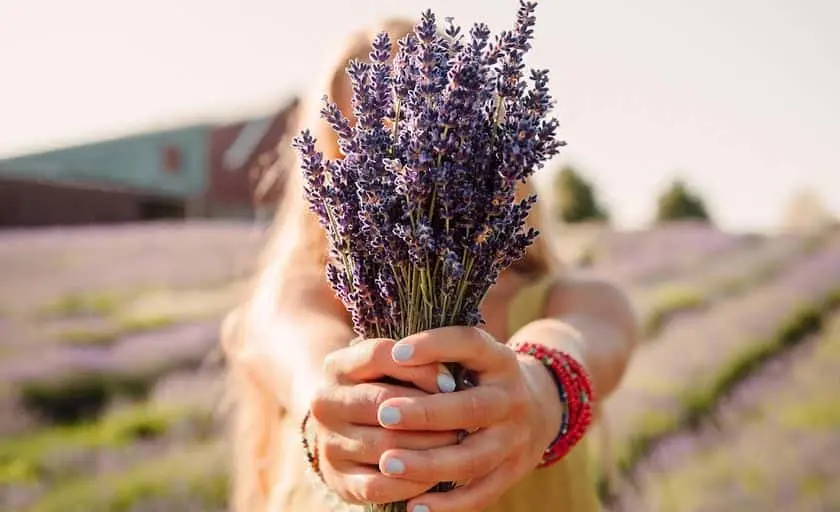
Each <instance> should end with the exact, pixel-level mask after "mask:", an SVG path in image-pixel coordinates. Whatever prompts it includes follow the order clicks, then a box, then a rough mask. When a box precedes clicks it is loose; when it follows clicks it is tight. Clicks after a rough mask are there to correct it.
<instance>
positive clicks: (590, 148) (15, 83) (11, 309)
mask: <svg viewBox="0 0 840 512" xmlns="http://www.w3.org/2000/svg"><path fill="white" fill-rule="evenodd" d="M516 7H517V2H515V1H514V0H492V1H487V0H484V1H480V0H460V1H458V2H445V1H442V0H423V1H417V0H405V1H402V2H389V1H386V0H378V1H374V0H356V1H353V2H338V1H335V0H333V1H330V0H309V1H307V2H289V1H285V0H240V1H238V2H233V1H224V0H146V1H144V2H129V1H122V2H113V1H107V0H76V1H74V2H61V1H59V0H30V1H27V2H15V1H14V0H0V510H9V511H26V512H36V511H37V512H52V511H59V510H61V511H71V512H75V511H79V512H105V511H147V512H159V511H163V512H167V511H175V510H178V511H202V512H203V511H221V510H225V509H226V494H227V483H226V482H227V481H226V478H227V466H228V464H227V460H226V458H225V457H226V453H225V451H226V448H225V444H224V440H223V437H222V435H221V433H222V429H221V422H220V421H219V418H218V414H217V412H218V405H219V398H220V391H221V381H220V379H219V376H220V375H221V373H222V371H223V363H222V361H221V359H220V357H219V354H218V349H217V344H218V330H219V322H220V319H221V318H222V316H223V315H224V313H225V312H226V311H227V310H228V309H229V308H230V307H231V306H232V305H234V304H235V303H236V302H237V301H238V300H240V299H241V298H242V297H243V296H244V293H245V291H246V290H247V283H248V279H249V278H250V276H251V275H252V272H253V270H254V268H255V264H256V257H257V255H258V252H259V250H260V247H261V246H262V244H263V243H264V241H265V229H266V227H267V225H268V222H269V221H270V219H271V216H272V214H273V212H274V209H275V207H276V203H277V198H278V194H279V193H280V191H281V188H282V181H283V180H282V177H283V174H284V173H285V172H287V171H288V166H287V165H286V164H285V162H286V161H285V160H284V159H283V155H282V148H284V147H286V146H287V144H288V139H289V137H290V136H291V135H292V133H293V131H294V129H295V128H296V123H297V120H298V115H299V112H300V109H301V105H302V104H303V103H304V102H306V101H308V100H309V98H311V97H312V96H313V95H314V96H315V97H317V96H320V94H321V92H320V91H315V90H314V85H313V84H315V83H316V78H318V77H319V76H320V73H321V72H322V71H323V65H324V64H325V63H326V61H327V59H329V58H331V57H332V56H333V55H334V54H335V50H336V48H338V47H339V46H340V45H341V43H342V42H343V40H344V38H345V37H346V36H347V35H348V34H349V33H350V32H351V31H353V30H356V29H358V28H360V27H363V26H365V25H369V24H371V23H374V22H376V21H377V20H380V19H382V18H384V17H390V16H394V15H401V16H410V17H416V16H418V15H419V13H420V12H421V11H422V10H424V9H426V8H432V9H433V10H434V11H435V12H436V13H437V14H438V15H439V16H440V17H444V16H454V17H455V18H456V21H457V22H459V23H461V24H463V25H468V24H470V23H472V22H474V21H485V22H487V23H488V24H489V25H490V27H491V29H493V30H494V31H498V30H501V29H503V28H506V27H508V26H509V25H510V24H511V23H512V20H513V16H514V14H515V11H516ZM838 19H840V3H837V2H835V1H833V0H800V1H797V2H793V1H790V0H789V1H787V2H785V1H782V0H727V1H724V0H707V1H705V2H685V1H683V2H675V1H673V0H639V1H637V2H622V1H620V0H602V1H600V2H561V1H554V0H552V1H543V2H542V5H540V7H539V9H538V14H537V31H536V41H535V47H534V50H533V52H532V54H531V55H530V57H529V63H530V64H531V65H533V66H536V67H541V68H549V69H551V73H552V74H551V77H552V83H551V87H552V92H553V94H554V96H555V97H556V98H557V100H558V105H557V115H558V116H559V118H560V120H561V136H562V137H563V138H564V139H565V140H567V141H568V143H569V146H568V148H567V150H565V151H564V152H563V153H562V154H561V155H560V157H558V158H557V159H556V160H555V161H554V162H552V163H551V165H549V166H547V167H546V168H545V169H543V170H542V171H540V173H539V176H538V178H539V184H540V186H541V188H540V192H541V197H542V198H543V199H544V200H545V201H546V202H547V203H548V205H549V208H548V211H549V214H550V215H551V217H552V221H553V229H555V230H556V231H557V235H558V236H557V243H558V249H559V250H560V251H561V253H562V254H563V255H564V257H565V258H566V259H567V260H568V261H569V262H570V263H571V264H572V265H574V266H575V267H577V268H578V269H579V270H580V271H581V272H585V273H589V274H596V275H600V276H605V277H609V278H611V279H614V280H616V281H617V282H619V283H621V284H622V285H623V286H625V287H626V289H627V290H628V291H629V293H630V294H631V296H632V297H633V299H634V301H635V302H636V305H637V308H638V311H639V314H640V316H641V319H642V325H643V328H644V340H645V341H644V343H643V344H642V346H641V347H640V348H639V350H638V352H637V354H636V356H635V357H634V359H633V361H632V362H631V365H630V368H629V370H628V373H627V375H626V377H625V379H624V381H623V383H622V386H621V388H620V389H619V390H618V391H617V392H616V393H615V395H614V396H612V397H611V398H610V400H609V401H608V402H607V403H606V409H605V411H606V412H605V417H606V420H607V422H608V423H609V425H610V429H609V436H599V435H594V436H592V437H593V441H594V443H593V445H594V446H593V454H592V457H593V466H594V470H595V471H597V472H598V479H599V482H600V483H599V487H600V489H599V490H600V493H601V496H602V498H603V500H604V505H605V508H606V509H607V510H615V511H618V510H628V511H635V510H640V511H747V510H749V511H840V226H838V220H837V213H838V211H840V168H838V158H837V143H836V137H837V135H838V134H840V96H838V95H837V93H836V92H837V91H838V90H840V32H838V31H837V30H836V24H837V20H838ZM278 148H280V151H278ZM604 455H606V456H607V457H604ZM605 459H608V460H613V461H615V464H606V465H605V464H603V463H602V461H603V460H605Z"/></svg>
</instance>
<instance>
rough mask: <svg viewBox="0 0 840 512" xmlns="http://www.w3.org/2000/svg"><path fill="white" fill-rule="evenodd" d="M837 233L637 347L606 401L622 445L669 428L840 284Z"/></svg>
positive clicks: (625, 446)
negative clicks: (769, 276) (772, 274)
mask: <svg viewBox="0 0 840 512" xmlns="http://www.w3.org/2000/svg"><path fill="white" fill-rule="evenodd" d="M838 261H840V237H837V236H835V237H834V239H833V240H831V241H830V242H829V243H828V244H827V246H826V247H825V248H824V249H822V250H820V251H818V252H817V253H815V254H812V255H810V256H809V257H807V258H805V260H804V261H802V262H801V263H800V264H798V265H796V266H794V267H792V268H790V269H788V270H787V271H785V272H784V273H782V275H780V276H778V277H777V278H775V279H773V280H771V281H770V282H767V283H764V284H763V285H761V286H758V287H756V288H754V289H753V290H752V291H751V292H750V293H748V294H745V295H741V296H737V297H732V298H729V299H725V300H723V301H721V302H720V303H718V304H717V305H715V306H714V307H712V308H711V309H710V310H708V311H706V312H704V313H702V314H698V315H694V316H692V317H690V318H686V319H684V320H683V321H680V322H677V323H675V324H673V325H672V326H670V328H668V329H666V330H665V331H664V332H663V333H662V334H661V335H660V336H659V337H658V339H656V340H655V341H653V342H651V343H648V344H646V345H644V346H642V347H640V348H639V350H638V352H637V354H636V355H635V356H634V358H633V360H632V362H631V364H630V366H629V368H628V371H627V374H626V375H625V378H624V380H623V381H622V385H621V387H620V388H619V389H618V390H617V391H616V393H615V394H614V395H613V396H612V397H610V399H609V400H608V401H607V403H606V411H607V416H608V417H609V421H610V424H611V425H612V431H613V435H614V437H615V441H616V443H617V445H618V447H619V449H618V452H622V451H623V450H625V449H627V448H628V446H629V445H630V444H631V443H633V442H635V441H636V440H638V439H640V438H641V437H644V436H648V435H650V434H651V429H653V430H654V431H661V432H660V433H667V432H668V429H670V428H674V427H676V426H678V424H679V422H680V421H681V419H682V418H683V416H684V415H685V414H686V413H687V412H688V409H689V408H690V407H692V405H693V404H692V403H690V401H691V397H692V395H694V394H697V393H700V394H702V393H706V392H708V391H709V389H710V386H712V385H713V383H714V382H715V376H716V375H717V374H718V373H719V372H721V371H722V370H725V369H727V368H728V367H729V366H730V365H731V364H733V363H734V362H736V361H738V360H739V359H740V358H742V357H744V356H745V355H746V354H750V353H753V352H754V351H756V350H759V349H761V347H763V346H765V345H766V343H768V341H769V340H772V339H773V338H774V337H775V336H778V335H779V332H780V330H782V329H784V328H786V327H787V322H789V321H790V320H791V317H792V315H795V314H796V313H797V312H798V311H801V310H802V309H803V308H806V307H812V306H814V307H819V306H820V305H821V304H822V303H824V302H825V301H826V300H828V299H829V298H830V297H832V296H833V294H835V293H836V292H837V290H840V265H837V262H838Z"/></svg>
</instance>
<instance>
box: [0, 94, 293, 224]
mask: <svg viewBox="0 0 840 512" xmlns="http://www.w3.org/2000/svg"><path fill="white" fill-rule="evenodd" d="M297 106H298V102H297V100H296V99H295V100H292V101H290V102H288V103H287V104H285V105H283V106H282V107H281V108H278V109H277V110H276V111H274V112H270V113H268V114H267V115H264V116H261V117H258V118H253V119H246V120H243V121H239V122H235V123H230V124H225V125H213V124H201V125H193V126H185V127H181V128H177V129H173V130H165V131H159V132H152V133H144V134H137V135H132V136H128V137H122V138H119V139H112V140H105V141H99V142H94V143H90V144H84V145H79V146H74V147H68V148H61V149H55V150H51V151H47V152H42V153H34V154H28V155H23V156H18V157H13V158H7V159H2V160H0V227H14V226H49V225H73V224H91V223H115V222H135V221H142V220H151V219H159V218H185V217H216V216H218V217H243V218H252V217H253V216H254V187H255V182H254V179H253V169H254V168H255V166H258V165H259V161H260V159H261V158H262V159H266V158H269V156H268V155H271V153H272V151H273V148H274V147H275V146H276V145H277V143H278V142H279V141H280V140H281V139H283V138H284V137H285V136H286V134H287V133H288V131H289V128H290V123H291V122H292V121H293V120H294V115H295V113H296V112H297Z"/></svg>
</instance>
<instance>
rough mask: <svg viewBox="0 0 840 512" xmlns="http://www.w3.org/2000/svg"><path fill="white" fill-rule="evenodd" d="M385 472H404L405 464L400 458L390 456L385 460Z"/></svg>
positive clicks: (396, 473)
mask: <svg viewBox="0 0 840 512" xmlns="http://www.w3.org/2000/svg"><path fill="white" fill-rule="evenodd" d="M385 472H386V473H390V474H392V475H401V474H403V473H405V464H403V461H401V460H400V459H394V458H390V459H388V460H386V461H385Z"/></svg>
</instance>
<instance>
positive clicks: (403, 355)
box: [391, 345, 414, 361]
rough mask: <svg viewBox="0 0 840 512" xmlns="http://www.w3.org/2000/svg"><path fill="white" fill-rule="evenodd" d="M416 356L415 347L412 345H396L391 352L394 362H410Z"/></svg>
mask: <svg viewBox="0 0 840 512" xmlns="http://www.w3.org/2000/svg"><path fill="white" fill-rule="evenodd" d="M413 354H414V347H413V346H411V345H394V348H393V349H392V350H391V357H393V358H394V361H408V360H409V359H411V356H412V355H413Z"/></svg>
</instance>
